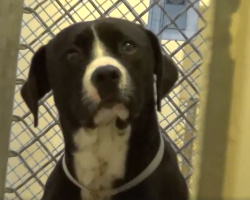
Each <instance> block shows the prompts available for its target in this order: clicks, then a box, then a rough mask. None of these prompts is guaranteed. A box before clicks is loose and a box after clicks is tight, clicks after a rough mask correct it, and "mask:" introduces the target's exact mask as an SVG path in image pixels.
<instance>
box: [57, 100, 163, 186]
mask: <svg viewBox="0 0 250 200" xmlns="http://www.w3.org/2000/svg"><path fill="white" fill-rule="evenodd" d="M149 104H150V105H148V106H145V107H144V109H143V110H142V111H141V113H140V115H139V117H138V118H136V119H135V120H134V121H133V122H132V123H131V124H130V127H131V132H130V138H129V140H128V146H129V148H128V150H127V156H126V160H125V175H124V176H123V178H122V179H118V180H116V181H115V182H114V185H113V187H115V188H116V187H119V186H121V185H124V184H126V183H127V182H129V181H131V180H132V179H134V178H135V177H136V176H138V174H140V173H141V172H142V171H143V170H145V167H146V166H148V165H149V164H150V163H151V162H152V160H153V159H154V157H155V155H156V153H157V151H158V149H159V143H160V134H159V132H158V131H159V130H158V122H157V117H156V112H155V108H154V103H153V102H152V103H149ZM151 104H152V105H151ZM61 123H63V124H64V126H62V129H63V131H64V133H66V132H65V131H67V132H68V134H64V137H65V158H66V164H67V167H68V169H69V172H70V173H71V175H72V176H73V177H74V178H76V179H78V177H77V175H76V172H75V165H74V156H73V154H74V152H75V150H76V149H74V147H75V146H74V141H72V135H73V134H72V132H74V130H73V129H70V127H71V126H70V123H69V121H68V123H65V122H61ZM69 132H70V133H69ZM86 162H88V161H86ZM135 163H136V165H135Z"/></svg>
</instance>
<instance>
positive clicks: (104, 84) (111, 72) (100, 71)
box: [91, 65, 121, 101]
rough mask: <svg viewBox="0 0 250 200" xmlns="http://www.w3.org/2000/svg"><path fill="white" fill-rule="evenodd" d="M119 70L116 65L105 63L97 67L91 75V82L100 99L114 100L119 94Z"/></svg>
mask: <svg viewBox="0 0 250 200" xmlns="http://www.w3.org/2000/svg"><path fill="white" fill-rule="evenodd" d="M120 79H121V72H120V70H119V69H118V68H117V67H114V66H112V65H106V66H103V67H99V68H97V69H96V70H95V71H94V72H93V74H92V77H91V81H92V84H93V85H94V87H95V88H96V89H97V92H98V94H99V96H100V98H101V99H102V100H107V99H109V101H112V100H113V101H115V100H116V98H117V96H118V95H119V83H120Z"/></svg>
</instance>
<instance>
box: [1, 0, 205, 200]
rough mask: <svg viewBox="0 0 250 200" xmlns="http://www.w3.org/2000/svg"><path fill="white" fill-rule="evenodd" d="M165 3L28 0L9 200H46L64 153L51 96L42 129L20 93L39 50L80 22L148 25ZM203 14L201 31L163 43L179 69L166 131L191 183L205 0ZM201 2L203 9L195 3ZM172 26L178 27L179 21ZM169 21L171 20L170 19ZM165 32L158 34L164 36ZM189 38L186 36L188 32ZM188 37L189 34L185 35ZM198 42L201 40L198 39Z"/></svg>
mask: <svg viewBox="0 0 250 200" xmlns="http://www.w3.org/2000/svg"><path fill="white" fill-rule="evenodd" d="M160 2H161V1H160V0H154V1H151V2H150V0H88V1H86V0H25V1H24V6H23V13H24V14H23V20H22V30H21V38H20V51H19V59H18V70H17V74H16V76H17V78H16V89H15V99H14V109H13V123H12V131H11V141H10V151H9V161H8V172H7V181H6V191H5V192H6V194H5V199H6V200H14V199H18V200H26V199H40V197H41V195H42V192H43V187H44V184H45V182H46V180H47V178H48V176H49V174H50V172H51V170H52V169H53V168H54V166H55V164H56V162H57V160H58V159H59V158H60V156H61V155H62V153H63V149H64V145H63V137H62V134H61V130H60V124H59V121H58V118H57V110H56V108H55V105H54V102H53V98H52V96H51V94H49V95H47V96H46V97H45V98H44V99H43V100H42V101H41V103H40V108H39V126H38V128H33V127H34V126H33V117H32V115H31V113H30V112H29V111H28V109H27V107H26V105H25V104H24V102H23V100H22V99H21V97H20V89H21V87H22V85H23V83H24V82H25V79H26V77H27V74H28V71H29V63H30V60H31V58H32V56H33V54H34V52H35V51H36V50H37V49H38V48H39V47H40V46H41V45H43V44H46V43H47V42H48V41H49V40H50V39H51V38H53V37H54V36H55V35H56V34H57V33H58V32H60V31H61V30H62V29H64V28H65V27H67V26H69V25H71V24H73V23H76V22H80V21H88V20H94V19H96V18H99V17H116V18H123V19H127V20H130V21H134V22H136V23H140V24H142V25H145V26H146V25H147V22H148V16H149V12H150V10H151V9H152V8H153V7H154V6H157V7H158V8H160V9H161V10H162V11H163V13H164V15H167V13H166V12H164V8H163V7H162V4H161V3H160ZM187 2H188V3H190V6H188V7H187V9H194V10H195V12H197V14H198V16H199V20H198V30H197V33H195V34H194V35H193V36H192V37H190V38H186V40H185V41H176V40H171V41H170V40H169V41H167V40H162V41H161V42H162V47H163V49H164V50H165V51H166V52H167V53H168V54H170V55H171V56H172V57H173V59H174V61H175V62H176V63H177V65H178V67H179V73H180V76H179V80H178V83H177V84H176V86H175V88H174V90H173V91H172V92H171V93H170V95H169V96H168V97H166V98H165V99H164V100H163V101H162V112H161V113H159V122H160V125H161V128H162V131H163V132H164V133H165V135H166V137H167V138H168V139H169V140H170V141H171V143H172V144H173V146H174V148H175V149H176V152H177V154H178V159H179V164H180V168H181V170H182V172H183V174H184V176H185V177H186V179H187V181H188V182H189V183H190V182H191V180H192V178H191V177H192V173H193V170H192V158H193V156H194V154H195V144H194V139H195V137H196V125H197V115H198V112H199V110H198V108H197V107H198V103H199V90H200V88H199V85H200V76H201V67H200V65H201V62H202V55H201V54H200V49H201V48H203V47H204V43H205V40H204V37H203V32H204V30H205V27H206V20H205V19H204V16H205V12H206V10H207V9H208V3H207V1H206V2H205V0H195V1H194V0H192V2H191V1H190V0H187ZM196 2H198V3H199V9H197V8H194V7H193V5H194V3H196ZM185 12H186V10H183V11H182V12H181V13H179V14H178V16H177V17H175V18H174V19H170V21H171V23H169V24H167V25H166V26H165V27H164V29H165V28H167V27H168V26H175V27H176V29H177V30H178V31H180V32H182V30H181V29H180V28H178V27H177V25H176V23H175V21H176V20H177V19H178V17H180V16H181V15H182V14H183V13H185ZM168 17H169V16H168ZM162 31H163V30H161V31H160V32H159V33H158V34H160V33H161V32H162ZM182 34H184V33H182ZM184 35H185V34H184ZM194 38H195V40H194Z"/></svg>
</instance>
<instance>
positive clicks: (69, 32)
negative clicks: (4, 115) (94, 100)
mask: <svg viewBox="0 0 250 200" xmlns="http://www.w3.org/2000/svg"><path fill="white" fill-rule="evenodd" d="M93 24H96V25H95V27H96V29H97V31H98V34H99V37H100V40H101V41H102V42H103V43H104V45H105V47H107V48H108V51H109V52H110V53H111V55H112V56H113V57H115V58H116V59H117V60H119V61H120V62H121V63H122V64H123V65H124V66H125V67H126V69H127V70H128V72H129V75H130V77H131V79H132V82H133V85H134V92H133V95H132V97H131V99H130V100H129V101H128V102H127V105H126V106H127V108H128V109H129V111H130V116H129V122H128V123H130V124H131V127H132V132H131V137H130V140H129V150H128V154H127V160H126V173H125V178H124V179H123V180H117V181H116V182H115V183H114V187H117V186H120V185H122V184H124V183H126V182H128V181H130V180H132V179H133V178H135V177H136V176H137V175H138V174H139V173H140V172H142V171H143V170H144V169H145V167H146V166H147V165H148V164H149V163H150V162H151V161H152V159H153V158H154V156H155V154H156V152H157V150H158V148H159V129H158V121H157V116H156V112H155V103H154V98H153V94H154V93H153V73H155V74H156V75H157V96H158V101H157V104H158V109H160V101H161V99H162V98H163V97H164V96H165V95H166V94H168V93H169V92H170V90H171V88H172V87H173V86H174V84H175V82H176V81H177V79H178V72H177V67H176V65H175V64H174V62H173V61H172V60H171V58H169V57H167V56H163V54H162V52H161V48H160V47H161V46H160V44H159V41H158V39H157V37H156V36H155V35H154V34H153V33H152V32H150V31H149V30H146V29H144V28H142V27H141V26H139V25H137V24H134V23H131V22H128V21H125V20H121V19H114V18H107V19H100V20H96V21H91V22H82V23H77V24H74V25H72V26H70V27H68V28H66V29H64V30H63V31H61V32H60V33H59V34H58V35H57V36H56V37H55V38H54V39H52V40H51V41H50V42H49V43H48V44H47V45H46V46H43V47H41V48H40V49H39V50H38V51H37V52H36V53H35V55H34V57H33V59H32V62H31V68H30V72H29V76H28V80H27V82H26V83H25V84H24V86H23V88H22V90H21V95H22V97H23V99H24V101H25V102H26V104H27V105H28V107H29V109H30V110H31V112H32V113H33V115H34V121H35V126H36V125H37V124H38V101H39V100H40V99H41V98H42V97H43V96H44V95H45V94H46V93H48V92H49V91H50V90H52V91H53V95H54V100H55V104H56V107H57V109H58V112H59V119H60V123H61V126H62V132H63V136H64V140H65V155H66V163H67V166H68V168H69V171H70V172H71V174H72V175H73V176H75V173H74V169H73V156H72V153H73V152H74V151H75V150H76V149H75V146H74V144H73V141H72V139H73V134H74V133H75V132H76V131H77V130H78V129H79V128H80V127H89V128H91V127H94V126H95V125H94V124H93V120H92V119H93V116H94V114H95V108H94V107H93V106H91V105H90V104H88V103H86V102H85V103H83V102H82V95H83V94H82V82H81V81H82V77H83V74H84V72H85V66H86V65H87V64H88V63H89V62H90V60H91V55H90V52H91V49H92V42H93V39H94V36H93V33H92V31H91V28H90V26H91V25H93ZM127 41H130V42H133V43H134V44H135V45H136V46H137V51H136V53H135V54H133V55H126V54H123V53H122V51H121V49H120V47H121V45H122V44H123V43H124V42H127ZM86 162H87V161H86ZM69 199H74V200H80V199H81V198H80V190H79V188H77V187H76V186H75V185H73V184H72V183H71V181H69V180H68V178H67V177H66V176H65V174H64V172H63V170H62V161H61V160H60V161H59V162H58V164H57V165H56V167H55V169H54V170H53V172H52V173H51V175H50V176H49V178H48V181H47V183H46V186H45V191H44V195H43V197H42V200H69ZM142 199H143V200H187V199H188V189H187V185H186V182H185V179H184V178H183V176H182V174H181V172H180V170H179V167H178V164H177V157H176V154H175V153H174V151H173V149H172V147H171V146H170V144H169V143H167V142H165V152H164V157H163V160H162V162H161V164H160V166H159V167H158V168H157V170H156V171H155V172H154V173H153V174H152V175H151V176H150V177H148V178H147V179H146V180H144V181H143V182H142V183H141V184H139V185H137V186H136V187H134V188H132V189H130V190H128V191H125V192H123V193H120V194H117V195H116V196H114V197H113V200H142Z"/></svg>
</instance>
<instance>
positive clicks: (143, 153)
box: [115, 105, 160, 187]
mask: <svg viewBox="0 0 250 200" xmlns="http://www.w3.org/2000/svg"><path fill="white" fill-rule="evenodd" d="M131 127H132V129H131V135H130V139H129V149H128V153H127V158H126V173H125V176H124V178H123V179H122V180H117V181H116V182H115V187H117V186H120V185H123V184H125V183H127V182H128V181H130V180H132V179H134V178H135V177H136V176H138V174H139V173H141V172H142V171H143V170H144V169H145V167H146V166H148V165H149V164H150V162H152V160H153V159H154V157H155V155H156V153H157V151H158V149H159V144H160V134H159V132H158V131H159V128H158V121H157V117H156V112H155V109H154V108H153V106H150V105H149V106H145V109H144V110H142V112H141V113H140V116H139V117H138V118H137V119H136V120H134V121H133V123H132V124H131ZM156 131H157V132H156ZM135 163H136V164H135Z"/></svg>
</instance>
